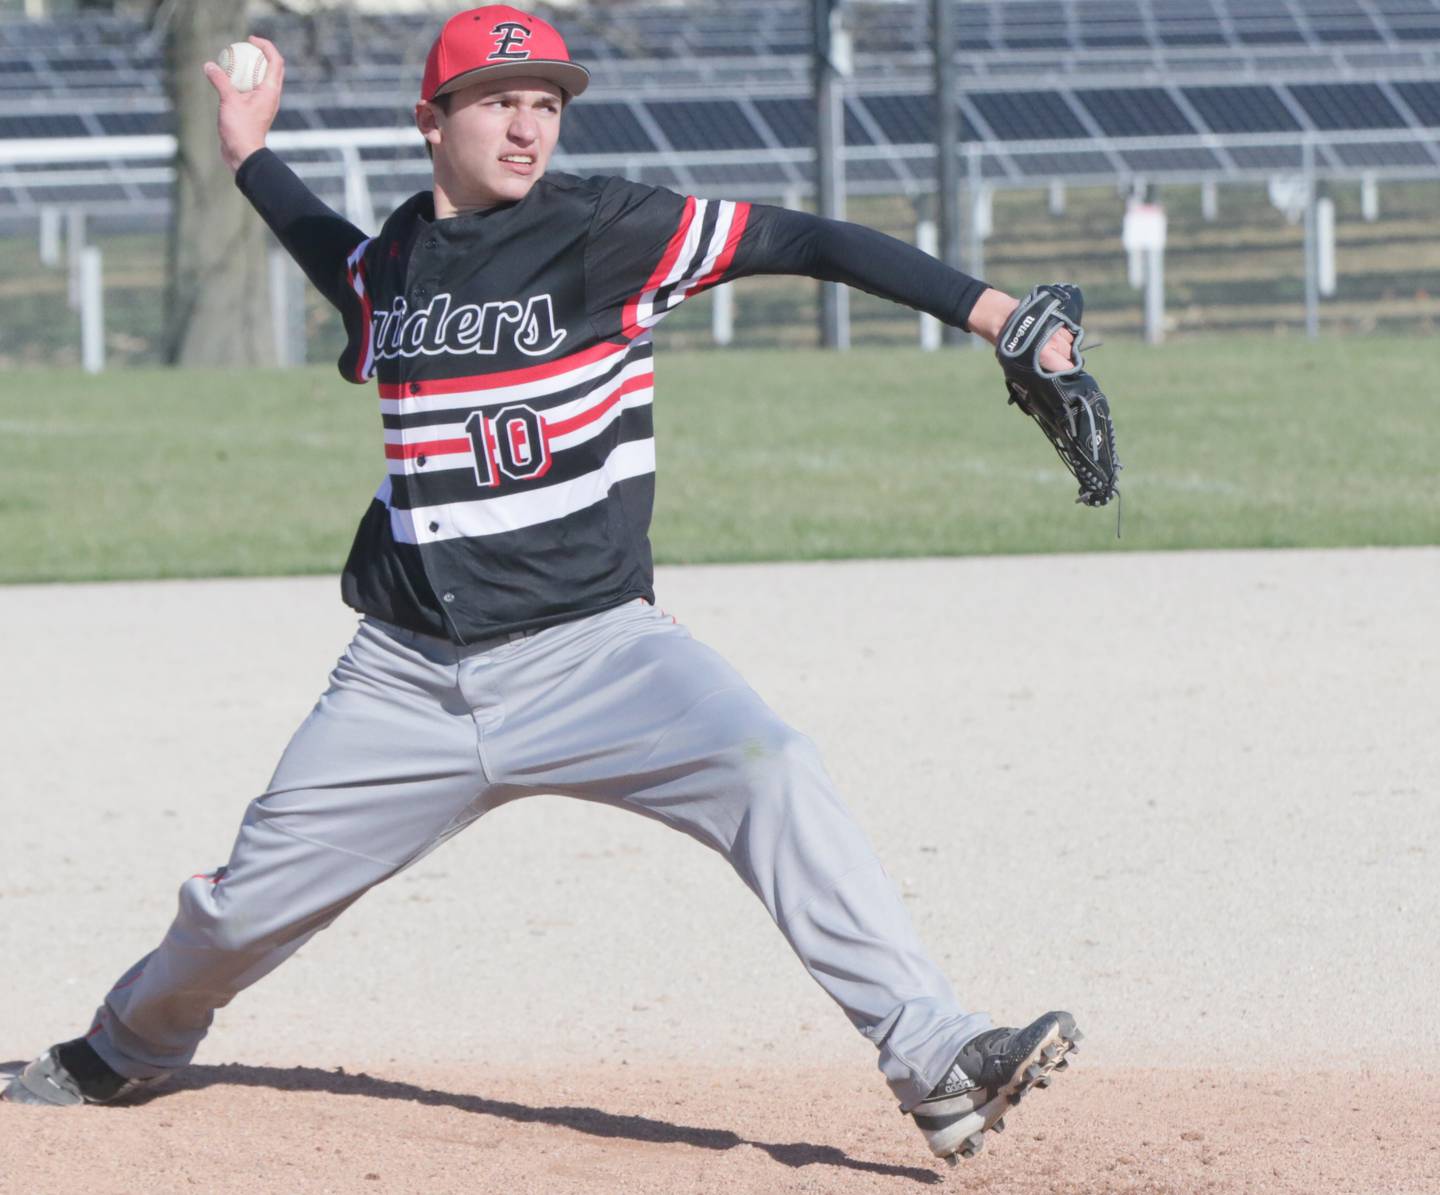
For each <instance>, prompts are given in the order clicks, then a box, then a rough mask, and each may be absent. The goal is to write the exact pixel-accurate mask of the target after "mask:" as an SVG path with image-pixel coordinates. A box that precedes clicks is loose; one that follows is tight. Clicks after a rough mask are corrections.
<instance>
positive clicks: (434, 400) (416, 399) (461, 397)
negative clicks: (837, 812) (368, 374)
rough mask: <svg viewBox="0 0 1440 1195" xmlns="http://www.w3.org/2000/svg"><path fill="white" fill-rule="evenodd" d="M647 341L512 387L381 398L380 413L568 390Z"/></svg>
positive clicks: (463, 406)
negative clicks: (548, 376) (553, 374)
mask: <svg viewBox="0 0 1440 1195" xmlns="http://www.w3.org/2000/svg"><path fill="white" fill-rule="evenodd" d="M650 343H651V342H650V341H649V340H648V339H638V340H635V341H634V342H633V343H631V344H629V345H627V346H626V347H625V349H624V350H622V351H620V352H616V353H612V354H608V355H607V356H604V357H601V358H600V359H599V360H596V361H591V362H589V363H588V364H585V365H580V366H577V367H576V368H574V369H571V370H567V371H566V372H565V373H557V374H556V375H555V376H554V377H551V378H541V379H540V380H539V381H535V382H521V383H519V384H518V385H515V386H496V387H491V388H489V389H484V388H480V387H477V388H476V389H474V390H461V391H457V392H456V393H454V394H420V395H408V394H407V395H402V396H401V397H400V398H382V399H381V400H380V413H381V414H382V415H417V414H421V413H423V412H426V411H459V410H465V411H471V410H474V409H475V408H476V407H480V406H486V407H490V406H496V405H498V404H500V403H506V402H520V401H523V400H524V399H527V398H543V397H544V396H545V395H547V394H558V393H560V391H562V390H569V389H571V388H572V387H574V386H579V385H580V384H581V383H583V382H588V381H591V380H592V379H594V378H598V377H600V376H601V375H602V374H604V373H605V372H607V371H608V370H611V369H614V368H615V366H616V365H617V364H618V363H619V362H620V361H623V360H625V358H626V357H628V356H629V355H630V354H631V353H632V352H634V350H635V349H637V348H639V347H640V346H642V345H643V346H645V347H647V348H648V347H649V345H650ZM645 364H646V366H647V367H648V366H649V365H650V358H649V356H648V354H647V356H646V357H645Z"/></svg>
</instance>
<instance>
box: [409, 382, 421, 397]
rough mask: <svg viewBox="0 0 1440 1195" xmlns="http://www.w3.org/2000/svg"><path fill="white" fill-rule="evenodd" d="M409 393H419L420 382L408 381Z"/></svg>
mask: <svg viewBox="0 0 1440 1195" xmlns="http://www.w3.org/2000/svg"><path fill="white" fill-rule="evenodd" d="M410 393H411V394H419V393H420V383H419V382H411V383H410Z"/></svg>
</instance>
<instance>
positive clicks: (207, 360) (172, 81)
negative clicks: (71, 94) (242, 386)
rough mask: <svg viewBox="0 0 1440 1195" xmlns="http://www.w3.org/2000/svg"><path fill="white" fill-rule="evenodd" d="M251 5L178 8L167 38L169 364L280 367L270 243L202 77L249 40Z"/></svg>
mask: <svg viewBox="0 0 1440 1195" xmlns="http://www.w3.org/2000/svg"><path fill="white" fill-rule="evenodd" d="M248 9H249V3H248V0H186V3H183V4H177V5H176V6H175V7H174V9H173V10H172V11H173V15H172V17H171V20H170V36H169V39H168V46H169V61H168V62H167V64H166V65H167V69H168V73H169V88H170V100H171V103H172V104H173V105H174V109H175V139H176V146H175V190H174V196H173V208H172V211H171V218H170V248H169V263H168V278H167V283H168V285H167V289H166V317H165V359H166V360H167V361H169V362H170V363H171V364H172V365H220V366H234V365H274V364H275V361H276V357H275V334H274V330H273V327H272V325H271V320H270V284H269V269H268V253H269V240H268V238H267V235H266V230H265V225H264V222H263V221H261V219H260V217H259V216H258V215H256V214H255V211H254V209H253V208H251V206H250V204H249V202H248V201H247V200H246V199H245V197H244V196H243V195H241V194H240V191H239V189H238V188H237V187H236V186H235V181H234V179H233V178H232V176H231V174H230V171H229V169H228V168H227V167H226V166H225V164H224V162H222V161H221V160H220V143H219V140H218V138H217V137H216V135H215V110H216V102H217V101H216V96H215V89H214V88H213V87H211V86H210V81H209V80H208V79H206V78H205V76H204V74H203V73H202V72H201V69H200V68H201V66H202V65H203V64H204V63H205V61H206V60H207V59H213V58H214V57H215V55H216V54H218V53H219V52H220V50H221V48H222V47H224V46H227V45H229V44H230V43H231V42H234V41H243V40H244V39H245V36H246V35H247V34H248V33H249V27H248V23H247V20H246V17H247V10H248Z"/></svg>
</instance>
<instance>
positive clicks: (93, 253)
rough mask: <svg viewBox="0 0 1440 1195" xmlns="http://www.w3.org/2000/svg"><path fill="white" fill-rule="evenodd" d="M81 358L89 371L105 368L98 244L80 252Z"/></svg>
mask: <svg viewBox="0 0 1440 1195" xmlns="http://www.w3.org/2000/svg"><path fill="white" fill-rule="evenodd" d="M80 360H81V363H82V364H83V365H84V367H85V372H86V373H99V372H100V371H101V370H102V369H104V368H105V286H104V283H103V281H102V269H101V262H100V250H99V249H97V248H95V246H94V245H89V246H87V247H86V248H85V249H83V250H82V251H81V253H80Z"/></svg>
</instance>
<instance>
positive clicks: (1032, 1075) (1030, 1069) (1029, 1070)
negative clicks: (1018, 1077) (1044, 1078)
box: [1022, 1063, 1040, 1083]
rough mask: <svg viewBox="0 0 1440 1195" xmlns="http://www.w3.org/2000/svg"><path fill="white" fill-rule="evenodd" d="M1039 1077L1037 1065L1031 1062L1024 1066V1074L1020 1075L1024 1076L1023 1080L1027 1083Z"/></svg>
mask: <svg viewBox="0 0 1440 1195" xmlns="http://www.w3.org/2000/svg"><path fill="white" fill-rule="evenodd" d="M1039 1077H1040V1068H1039V1067H1038V1066H1036V1065H1035V1064H1034V1063H1031V1064H1030V1065H1029V1066H1027V1067H1026V1068H1025V1074H1024V1075H1023V1076H1022V1078H1024V1080H1025V1082H1027V1083H1033V1082H1035V1080H1036V1079H1038V1078H1039Z"/></svg>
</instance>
